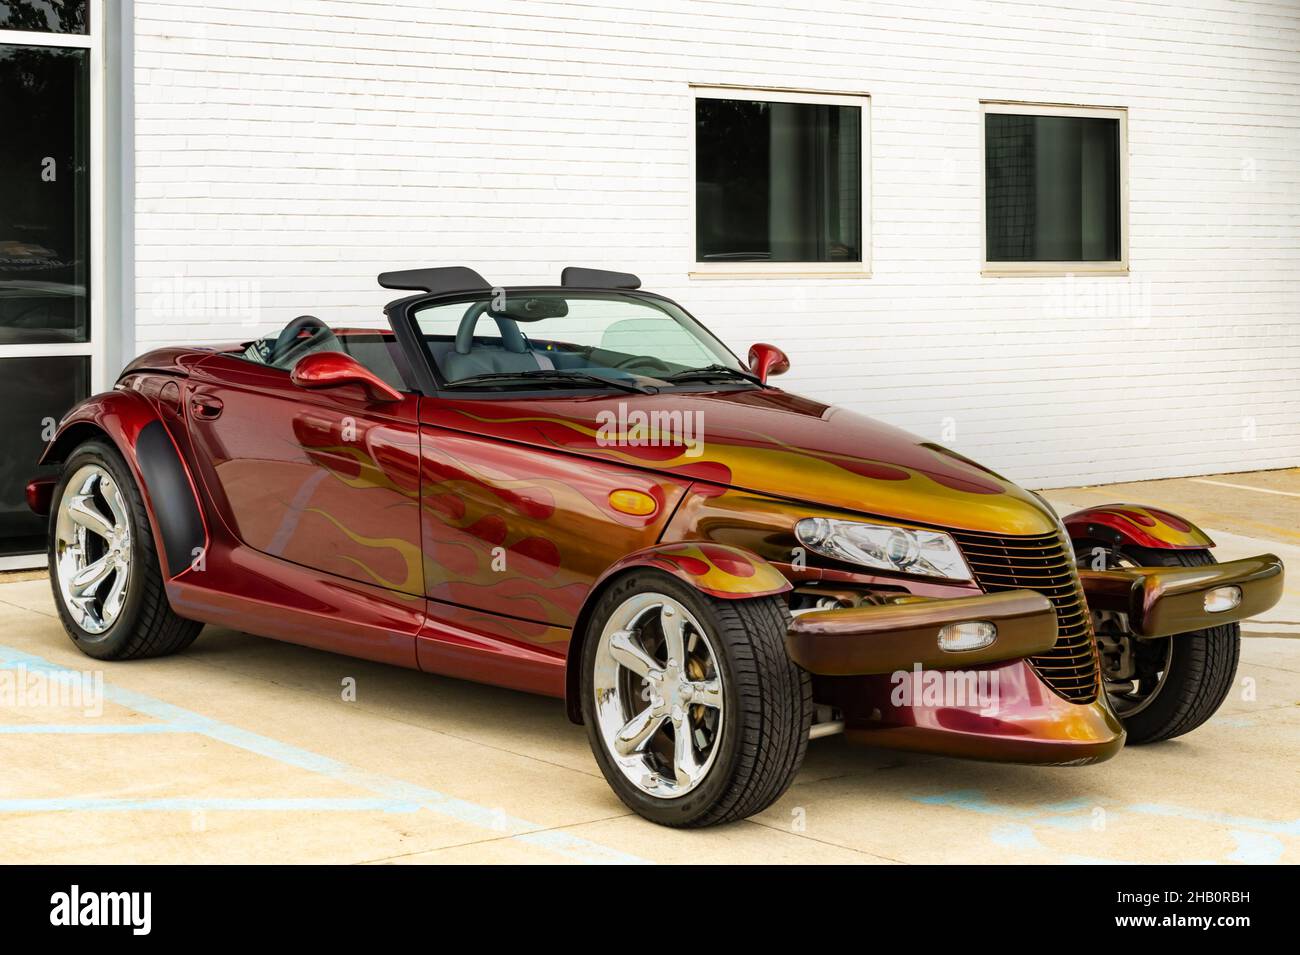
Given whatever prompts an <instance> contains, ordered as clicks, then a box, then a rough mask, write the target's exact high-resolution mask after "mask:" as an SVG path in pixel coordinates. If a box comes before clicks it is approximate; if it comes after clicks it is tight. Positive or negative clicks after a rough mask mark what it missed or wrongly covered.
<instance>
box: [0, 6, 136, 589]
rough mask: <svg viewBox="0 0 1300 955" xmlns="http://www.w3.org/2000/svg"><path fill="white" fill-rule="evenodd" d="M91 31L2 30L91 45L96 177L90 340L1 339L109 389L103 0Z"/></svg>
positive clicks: (27, 562) (28, 561)
mask: <svg viewBox="0 0 1300 955" xmlns="http://www.w3.org/2000/svg"><path fill="white" fill-rule="evenodd" d="M88 9H89V20H88V23H87V30H88V31H89V32H87V33H46V32H44V31H41V30H0V43H3V44H9V45H14V46H29V47H66V48H75V49H82V50H86V51H87V55H88V59H89V65H88V69H89V73H90V90H89V97H90V100H89V110H90V115H89V124H90V154H89V162H90V170H89V176H90V181H89V185H88V192H89V196H88V205H89V215H90V249H89V255H90V261H89V262H88V263H87V266H88V269H89V274H90V295H89V301H88V303H87V304H88V306H89V310H90V323H89V326H88V340H87V341H84V342H46V343H35V342H33V343H21V344H0V358H60V357H64V356H78V357H84V358H87V359H89V362H90V375H89V378H90V393H91V394H92V395H93V394H96V393H97V392H100V391H102V390H104V388H106V387H107V384H108V364H107V354H106V353H107V344H108V328H107V321H106V317H105V305H106V289H105V287H106V285H107V284H108V282H109V281H110V279H109V277H108V270H107V267H106V256H105V250H106V246H105V242H106V236H107V227H108V225H107V222H106V219H107V211H108V208H107V203H106V201H105V197H106V191H105V181H106V176H105V169H104V163H105V158H106V156H105V136H106V129H105V112H106V110H107V100H106V91H107V85H108V79H107V76H106V63H105V51H104V42H105V8H104V2H103V0H90V4H89V8H88ZM45 563H46V557H45V553H44V552H43V551H42V552H40V553H36V554H15V555H10V556H0V571H5V570H23V569H30V568H34V567H44V566H45Z"/></svg>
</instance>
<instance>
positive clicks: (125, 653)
mask: <svg viewBox="0 0 1300 955" xmlns="http://www.w3.org/2000/svg"><path fill="white" fill-rule="evenodd" d="M51 500H52V506H51V508H50V543H49V568H50V586H51V588H52V589H53V591H54V604H55V606H56V607H57V608H58V611H59V619H60V620H62V621H63V628H64V629H65V630H66V631H67V632H68V636H69V637H71V638H72V642H73V643H75V644H76V645H77V648H78V649H79V650H81V652H82V653H85V654H86V655H87V656H90V657H94V658H95V659H97V660H133V659H140V658H144V657H160V656H165V655H166V654H169V653H175V652H177V651H178V650H183V649H184V648H185V647H188V646H189V645H190V644H191V643H193V642H194V639H195V638H196V637H197V636H198V635H199V631H200V630H202V629H203V624H201V623H196V622H195V621H192V620H186V619H184V618H183V617H181V616H179V615H177V614H176V613H175V612H174V611H173V610H172V608H171V605H170V604H169V603H168V602H167V592H166V589H165V587H164V581H163V575H162V570H161V568H160V566H159V562H158V553H157V550H156V548H155V546H154V539H153V532H152V528H151V525H150V522H149V513H148V511H147V510H146V509H145V506H144V500H143V498H142V497H141V495H140V490H139V488H137V487H136V484H135V479H134V477H133V476H132V474H131V470H130V469H129V468H128V467H127V464H126V462H125V461H124V460H123V459H122V456H121V454H119V453H118V451H117V449H116V448H115V447H113V446H112V445H111V444H109V443H108V442H106V441H102V440H91V441H87V442H85V443H84V444H81V445H80V446H78V447H77V449H76V450H75V451H73V452H72V454H71V455H69V457H68V459H67V461H66V463H65V464H64V465H63V474H62V476H61V477H60V479H59V483H58V485H57V487H56V488H55V491H54V495H53V497H52V498H51ZM74 510H75V511H76V512H77V514H76V516H73V511H74ZM87 512H89V513H87ZM97 518H98V520H97ZM100 522H102V523H100ZM90 525H94V526H95V527H97V528H98V529H97V530H96V529H91V526H90ZM101 532H102V533H101ZM92 565H94V566H92ZM109 565H111V568H112V569H110V570H108V571H106V572H105V575H104V576H102V577H100V578H99V580H98V581H97V582H96V583H94V584H91V585H90V586H86V581H87V580H93V579H94V578H95V576H96V574H97V573H98V572H99V571H97V570H96V569H95V568H96V567H100V568H102V567H104V566H109Z"/></svg>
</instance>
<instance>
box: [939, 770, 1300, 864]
mask: <svg viewBox="0 0 1300 955" xmlns="http://www.w3.org/2000/svg"><path fill="white" fill-rule="evenodd" d="M915 798H916V801H917V802H920V803H924V804H926V805H930V806H945V807H948V808H951V809H962V810H965V811H967V812H976V813H980V814H982V815H988V816H994V817H1001V818H1003V819H1006V820H1015V821H1008V822H1005V823H1003V824H1001V825H998V826H995V827H994V828H993V830H992V832H991V833H990V838H991V839H992V841H993V842H994V843H996V844H997V845H1000V846H1003V847H1004V848H1008V849H1015V850H1019V851H1033V850H1042V851H1048V847H1047V846H1046V845H1044V844H1043V843H1042V842H1041V841H1040V840H1039V838H1038V833H1037V830H1039V829H1048V830H1051V829H1056V830H1064V831H1075V832H1077V831H1081V830H1084V829H1088V828H1092V827H1093V826H1094V825H1095V820H1094V815H1093V814H1094V812H1095V811H1096V810H1098V809H1100V810H1102V811H1103V812H1104V813H1105V814H1107V815H1112V816H1118V815H1121V814H1123V813H1134V814H1140V815H1149V816H1163V817H1165V818H1172V819H1185V820H1188V821H1191V822H1203V823H1208V824H1210V825H1215V826H1222V827H1225V828H1227V829H1228V835H1229V837H1230V838H1231V839H1232V842H1233V845H1234V849H1233V850H1232V852H1231V853H1229V854H1228V855H1226V856H1225V857H1224V858H1223V859H1200V858H1197V859H1184V860H1180V863H1179V864H1183V865H1214V864H1217V863H1219V862H1246V863H1251V864H1266V863H1272V862H1277V861H1278V860H1279V859H1280V858H1281V857H1282V853H1283V851H1284V848H1285V847H1284V845H1283V843H1282V841H1281V839H1279V838H1278V837H1279V836H1300V819H1289V820H1288V819H1283V820H1274V819H1258V818H1255V817H1251V816H1240V815H1236V814H1233V813H1224V812H1214V811H1207V810H1201V809H1192V808H1190V807H1186V806H1175V805H1169V804H1156V803H1135V804H1133V805H1128V806H1113V807H1107V806H1101V805H1099V804H1097V803H1095V802H1090V801H1088V800H1083V799H1072V800H1069V801H1068V802H1061V803H1044V804H1042V805H1038V806H1028V807H1026V806H1015V805H1007V804H1005V803H999V802H995V801H993V800H990V799H989V798H988V797H986V796H985V795H984V794H982V793H980V792H978V791H977V790H971V789H962V790H953V791H951V792H946V793H937V794H934V795H930V796H917V797H915ZM1057 861H1059V862H1067V863H1072V864H1078V865H1122V864H1126V863H1124V861H1123V860H1119V859H1109V858H1100V857H1095V856H1083V855H1072V854H1067V855H1065V856H1058V858H1057Z"/></svg>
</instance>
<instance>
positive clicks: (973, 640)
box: [939, 620, 998, 653]
mask: <svg viewBox="0 0 1300 955" xmlns="http://www.w3.org/2000/svg"><path fill="white" fill-rule="evenodd" d="M997 638H998V628H997V626H996V625H994V624H991V623H989V622H988V621H987V620H968V621H966V622H964V623H950V624H948V626H946V627H944V628H943V629H941V630H940V631H939V649H940V650H948V651H950V652H953V653H956V652H959V651H961V650H980V649H982V648H984V647H987V646H988V645H989V644H990V643H992V642H993V641H994V640H996V639H997Z"/></svg>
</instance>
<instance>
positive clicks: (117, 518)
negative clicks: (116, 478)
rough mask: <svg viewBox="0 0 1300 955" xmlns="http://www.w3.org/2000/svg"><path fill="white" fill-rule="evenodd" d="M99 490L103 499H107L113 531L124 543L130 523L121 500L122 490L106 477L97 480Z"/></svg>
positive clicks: (124, 504)
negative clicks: (111, 513)
mask: <svg viewBox="0 0 1300 955" xmlns="http://www.w3.org/2000/svg"><path fill="white" fill-rule="evenodd" d="M99 490H100V493H102V494H103V495H104V500H106V501H108V509H109V510H110V511H112V512H113V531H114V533H116V534H117V535H118V537H119V539H120V540H121V541H122V542H123V543H126V541H127V535H128V532H129V528H130V527H131V523H130V521H128V520H127V518H126V503H125V502H124V501H123V500H122V492H121V491H120V490H118V487H117V485H116V484H115V483H113V482H112V481H110V480H108V479H105V480H102V481H100V482H99Z"/></svg>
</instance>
